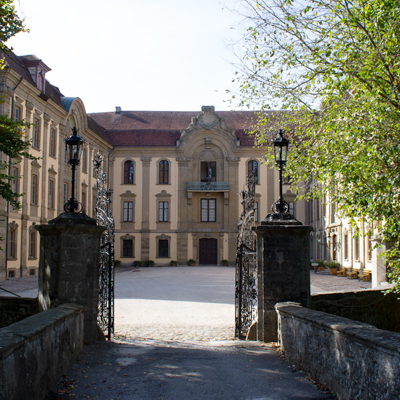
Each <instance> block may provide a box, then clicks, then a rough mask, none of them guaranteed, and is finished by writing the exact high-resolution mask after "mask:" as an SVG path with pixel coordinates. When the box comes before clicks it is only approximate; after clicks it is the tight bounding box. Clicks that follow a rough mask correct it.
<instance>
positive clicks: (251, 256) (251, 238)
mask: <svg viewBox="0 0 400 400" xmlns="http://www.w3.org/2000/svg"><path fill="white" fill-rule="evenodd" d="M247 188H248V190H247V191H246V190H243V191H242V192H241V194H242V206H243V212H242V214H241V216H240V219H239V222H238V228H239V233H238V238H237V250H236V274H235V275H236V290H235V325H236V326H235V337H237V338H238V339H245V338H246V335H247V333H248V331H249V329H250V326H251V325H252V324H253V323H254V322H256V321H257V236H256V234H255V233H254V231H253V227H254V226H255V215H254V214H255V201H254V198H255V175H254V174H253V173H252V174H250V176H249V177H248V178H247Z"/></svg>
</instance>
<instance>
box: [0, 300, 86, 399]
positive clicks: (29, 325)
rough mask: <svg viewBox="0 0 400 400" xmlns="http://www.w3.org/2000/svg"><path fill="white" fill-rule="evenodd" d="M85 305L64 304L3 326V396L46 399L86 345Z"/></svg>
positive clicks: (0, 350) (0, 336) (0, 355)
mask: <svg viewBox="0 0 400 400" xmlns="http://www.w3.org/2000/svg"><path fill="white" fill-rule="evenodd" d="M84 311H85V308H84V307H82V306H80V305H77V304H63V305H61V306H59V307H56V308H52V309H50V310H48V311H44V312H41V313H39V314H35V315H33V316H31V317H28V318H25V319H24V320H22V321H20V322H17V323H15V324H12V325H10V326H8V327H6V328H3V329H0V398H1V399H7V400H21V399H29V400H43V399H45V398H46V396H47V394H48V391H49V390H50V389H51V387H52V386H53V385H54V384H55V382H56V381H57V380H58V379H59V378H60V377H61V376H62V375H63V374H64V373H66V372H67V371H68V369H69V368H70V366H71V365H72V363H73V361H74V360H75V358H76V356H77V355H78V353H79V351H80V350H81V349H82V347H83V328H84V327H83V316H84Z"/></svg>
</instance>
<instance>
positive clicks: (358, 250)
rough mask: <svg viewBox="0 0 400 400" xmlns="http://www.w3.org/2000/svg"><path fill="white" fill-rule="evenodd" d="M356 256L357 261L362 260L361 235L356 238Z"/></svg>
mask: <svg viewBox="0 0 400 400" xmlns="http://www.w3.org/2000/svg"><path fill="white" fill-rule="evenodd" d="M354 258H355V259H356V260H357V261H358V260H360V236H357V237H355V239H354Z"/></svg>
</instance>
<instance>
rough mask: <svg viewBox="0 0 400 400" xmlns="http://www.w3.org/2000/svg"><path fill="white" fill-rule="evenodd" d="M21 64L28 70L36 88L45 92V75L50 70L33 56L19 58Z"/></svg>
mask: <svg viewBox="0 0 400 400" xmlns="http://www.w3.org/2000/svg"><path fill="white" fill-rule="evenodd" d="M20 58H21V59H22V62H23V63H24V65H25V66H26V67H27V68H28V70H29V73H30V74H31V77H32V79H33V82H34V83H35V85H36V87H37V88H38V89H39V90H40V91H41V92H45V91H46V73H47V72H49V71H51V69H50V68H49V67H48V66H47V65H46V64H45V63H44V62H43V61H42V60H40V59H39V58H37V57H36V56H35V55H33V54H32V55H28V56H21V57H20Z"/></svg>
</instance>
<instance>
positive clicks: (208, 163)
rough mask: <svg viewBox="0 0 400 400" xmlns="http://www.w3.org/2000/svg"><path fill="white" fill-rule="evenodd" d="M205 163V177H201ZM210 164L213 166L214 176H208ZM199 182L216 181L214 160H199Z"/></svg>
mask: <svg viewBox="0 0 400 400" xmlns="http://www.w3.org/2000/svg"><path fill="white" fill-rule="evenodd" d="M205 164H207V167H206V173H207V178H205V177H203V165H205ZM210 165H211V166H212V167H214V176H211V179H210V177H209V173H208V172H207V171H209V169H210ZM200 182H217V162H216V161H200Z"/></svg>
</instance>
